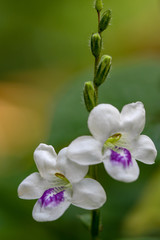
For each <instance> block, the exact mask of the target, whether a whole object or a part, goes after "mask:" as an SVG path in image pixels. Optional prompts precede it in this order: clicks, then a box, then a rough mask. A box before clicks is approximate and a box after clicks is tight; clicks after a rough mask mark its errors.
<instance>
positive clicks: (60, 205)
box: [32, 191, 71, 222]
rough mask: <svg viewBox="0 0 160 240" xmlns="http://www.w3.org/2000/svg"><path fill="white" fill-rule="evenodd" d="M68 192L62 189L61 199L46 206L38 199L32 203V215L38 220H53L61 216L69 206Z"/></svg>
mask: <svg viewBox="0 0 160 240" xmlns="http://www.w3.org/2000/svg"><path fill="white" fill-rule="evenodd" d="M70 194H71V193H70V192H68V191H64V195H63V199H62V201H59V202H57V203H56V202H53V203H51V204H49V205H47V206H44V205H42V202H41V200H40V199H39V200H38V201H37V202H36V204H35V205H34V208H33V212H32V216H33V218H34V219H35V220H36V221H38V222H47V221H54V220H56V219H58V218H59V217H61V216H62V215H63V213H64V212H65V211H66V210H67V208H68V207H69V206H70V204H71V201H70Z"/></svg>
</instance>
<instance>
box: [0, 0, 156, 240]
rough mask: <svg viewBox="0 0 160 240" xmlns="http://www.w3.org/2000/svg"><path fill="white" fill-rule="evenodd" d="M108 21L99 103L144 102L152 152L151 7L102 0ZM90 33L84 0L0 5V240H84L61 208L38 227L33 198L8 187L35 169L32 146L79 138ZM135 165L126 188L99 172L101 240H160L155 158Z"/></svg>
mask: <svg viewBox="0 0 160 240" xmlns="http://www.w3.org/2000/svg"><path fill="white" fill-rule="evenodd" d="M104 5H105V9H107V8H110V9H112V16H113V17H112V24H111V26H110V27H109V28H108V30H107V31H106V32H105V33H104V34H103V37H104V44H103V53H104V54H109V55H111V56H112V57H113V67H112V71H111V73H110V76H109V78H108V80H107V82H106V83H105V84H104V85H103V87H101V88H100V99H99V102H106V103H111V104H113V105H115V106H116V107H117V108H119V110H120V109H121V108H122V106H123V105H124V104H127V103H130V102H133V101H143V103H144V105H145V108H146V111H147V115H146V127H145V130H144V134H148V135H149V136H150V137H151V138H152V139H153V141H154V142H155V144H156V147H157V149H158V151H159V147H160V14H159V13H160V1H159V0H152V1H150V0H134V1H128V0H121V1H120V0H104ZM96 31H97V16H96V12H95V10H94V9H93V1H92V0H80V1H74V0H61V1H55V0H46V1H45V2H44V1H42V0H32V1H31V0H23V1H20V0H14V1H13V0H1V1H0V36H1V37H0V239H2V240H10V239H16V240H19V239H23V240H27V239H30V240H33V239H35V238H36V239H39V240H44V239H45V240H51V239H54V240H61V239H65V240H67V239H74V240H75V239H76V240H81V239H84V240H85V239H86V240H87V239H89V234H88V232H87V230H86V229H85V227H84V226H83V225H82V224H81V222H80V220H79V216H80V215H81V214H83V213H86V211H84V210H82V209H79V208H76V207H73V206H72V207H70V208H69V210H67V212H66V213H65V214H64V215H63V217H61V218H60V219H59V220H57V221H55V222H49V223H37V222H35V221H34V220H33V219H32V216H31V212H32V207H33V205H34V203H35V201H32V200H31V201H25V200H21V199H18V197H17V187H18V185H19V183H20V182H21V181H22V180H23V179H24V178H25V177H26V176H28V175H29V174H30V173H32V172H33V171H36V167H35V165H34V161H33V152H34V150H35V148H36V147H37V146H38V145H39V143H40V142H44V143H48V144H52V145H53V146H54V147H55V149H56V151H57V152H58V151H59V150H60V149H61V148H62V147H65V146H67V145H68V144H69V143H70V142H71V141H72V140H73V139H74V138H76V137H78V136H80V135H84V134H88V133H89V132H88V129H87V117H88V113H87V111H86V110H85V108H84V104H83V99H82V89H83V84H84V82H85V81H88V80H92V78H93V62H94V59H93V57H92V55H91V52H90V49H89V39H90V35H91V33H93V32H96ZM159 158H160V156H159V154H158V157H157V160H156V163H155V164H154V165H152V166H146V165H144V164H139V166H140V169H141V174H140V177H139V179H138V180H137V181H136V182H134V183H130V184H125V183H120V182H117V181H115V180H113V179H111V178H110V177H109V176H108V175H107V174H106V172H105V171H104V169H103V166H102V165H100V166H99V178H100V181H101V183H102V185H103V186H104V188H105V190H106V192H107V196H108V200H107V202H106V204H105V205H104V206H103V207H102V211H101V213H102V219H103V232H102V234H101V236H102V239H109V240H131V239H132V240H133V239H136V240H158V239H160V162H159Z"/></svg>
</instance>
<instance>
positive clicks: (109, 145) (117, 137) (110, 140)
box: [103, 133, 122, 150]
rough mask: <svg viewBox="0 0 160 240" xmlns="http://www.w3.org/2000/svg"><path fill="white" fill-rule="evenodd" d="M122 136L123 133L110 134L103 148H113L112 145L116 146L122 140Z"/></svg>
mask: <svg viewBox="0 0 160 240" xmlns="http://www.w3.org/2000/svg"><path fill="white" fill-rule="evenodd" d="M121 137H122V134H121V133H115V134H113V135H112V136H110V137H109V138H108V139H107V140H106V141H105V143H104V146H103V150H105V148H112V146H113V147H114V146H115V145H116V143H117V142H118V141H119V140H120V138H121Z"/></svg>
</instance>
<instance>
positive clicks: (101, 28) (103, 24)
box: [99, 10, 111, 32]
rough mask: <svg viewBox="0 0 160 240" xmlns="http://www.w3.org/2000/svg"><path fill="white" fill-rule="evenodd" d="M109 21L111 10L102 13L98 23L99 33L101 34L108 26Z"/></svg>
mask: <svg viewBox="0 0 160 240" xmlns="http://www.w3.org/2000/svg"><path fill="white" fill-rule="evenodd" d="M110 20H111V10H107V11H105V12H104V13H103V15H102V18H101V20H100V23H99V31H100V32H103V31H104V30H105V29H106V28H107V27H108V25H109V23H110Z"/></svg>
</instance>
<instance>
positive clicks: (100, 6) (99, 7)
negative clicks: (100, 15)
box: [95, 0, 103, 12]
mask: <svg viewBox="0 0 160 240" xmlns="http://www.w3.org/2000/svg"><path fill="white" fill-rule="evenodd" d="M95 9H96V10H97V11H98V12H100V11H101V10H102V9H103V2H102V0H96V2H95Z"/></svg>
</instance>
